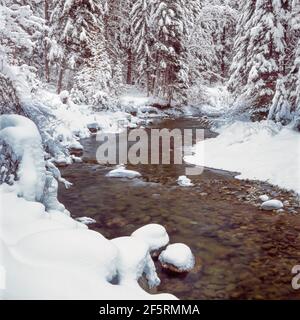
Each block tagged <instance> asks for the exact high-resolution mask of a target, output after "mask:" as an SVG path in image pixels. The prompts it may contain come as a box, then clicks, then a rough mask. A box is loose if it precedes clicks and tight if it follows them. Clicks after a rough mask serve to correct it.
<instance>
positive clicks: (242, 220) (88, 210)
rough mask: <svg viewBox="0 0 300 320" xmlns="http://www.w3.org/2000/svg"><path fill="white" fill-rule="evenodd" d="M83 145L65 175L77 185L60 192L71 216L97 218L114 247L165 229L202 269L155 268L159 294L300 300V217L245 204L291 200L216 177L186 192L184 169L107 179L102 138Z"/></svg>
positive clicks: (158, 168)
mask: <svg viewBox="0 0 300 320" xmlns="http://www.w3.org/2000/svg"><path fill="white" fill-rule="evenodd" d="M152 127H157V128H169V129H172V128H201V127H202V128H206V130H205V136H206V138H207V137H213V136H215V134H214V133H213V132H211V131H210V130H209V129H208V128H207V125H206V123H205V121H202V120H201V119H176V120H164V121H159V122H158V123H156V124H153V125H152ZM81 142H82V144H83V146H84V149H85V153H84V155H83V163H76V164H73V165H72V166H69V167H66V168H64V169H62V174H63V176H64V177H65V178H67V179H68V180H69V181H70V182H72V183H73V184H74V185H73V187H72V188H70V189H69V190H65V189H63V188H61V189H60V191H59V200H60V201H61V202H62V203H64V204H65V206H66V207H67V209H69V210H70V211H71V212H72V216H74V217H82V216H88V217H91V218H94V219H95V220H96V221H97V223H96V224H93V225H91V226H90V228H91V229H94V230H96V231H99V232H101V233H102V234H103V235H104V236H106V237H107V238H110V239H111V238H115V237H120V236H127V235H130V234H131V233H132V232H133V231H134V230H136V229H137V228H139V227H141V226H143V225H145V224H148V223H159V224H162V225H164V226H165V227H166V229H167V231H168V233H169V235H170V239H171V242H172V243H175V242H183V243H185V244H187V245H189V246H190V247H191V249H192V251H193V253H194V254H195V256H196V262H197V263H196V267H195V269H194V270H193V271H191V272H190V273H188V274H182V275H180V276H178V275H177V276H176V275H174V274H170V273H167V272H165V271H163V270H162V269H161V267H160V265H159V263H158V262H156V265H157V270H158V274H159V277H160V279H161V285H160V286H159V287H158V288H157V289H156V292H170V293H172V294H174V295H176V296H177V297H178V298H180V299H299V298H300V291H296V290H293V288H292V286H291V281H292V277H293V276H292V274H291V269H292V267H293V266H294V265H297V264H300V238H299V234H300V215H299V213H300V212H299V209H297V208H293V209H296V211H297V213H298V214H295V211H294V213H293V214H292V213H289V212H285V213H282V214H278V213H276V212H264V211H261V210H259V209H258V208H257V207H255V206H254V205H253V204H252V203H247V202H251V201H246V200H249V198H251V197H253V194H254V195H256V193H255V192H256V191H257V190H259V192H263V191H265V192H269V193H273V194H274V195H276V196H278V197H280V199H282V200H284V199H291V198H290V195H289V194H288V193H286V192H281V191H278V190H276V189H274V190H273V189H272V187H270V186H268V185H266V184H265V185H263V184H260V183H258V182H249V181H240V180H237V179H234V177H233V174H232V173H228V172H221V171H216V170H210V169H205V171H204V173H203V174H202V175H199V176H195V177H192V180H193V183H194V184H195V186H194V187H189V188H184V187H180V186H178V185H177V183H176V180H177V178H178V176H180V175H182V174H184V170H185V165H184V164H183V165H136V166H132V165H128V166H127V168H128V169H134V170H137V171H139V172H140V173H141V174H142V177H143V178H142V179H135V180H126V179H113V178H108V177H106V176H105V175H106V173H107V172H108V171H109V170H111V168H110V167H107V166H103V165H100V164H98V163H97V161H96V159H95V154H96V149H97V147H98V146H99V142H97V141H96V139H95V137H92V138H89V139H85V140H83V141H81ZM258 194H261V193H258ZM254 202H255V201H254ZM258 202H259V201H258Z"/></svg>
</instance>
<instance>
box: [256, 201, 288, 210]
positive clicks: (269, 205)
mask: <svg viewBox="0 0 300 320" xmlns="http://www.w3.org/2000/svg"><path fill="white" fill-rule="evenodd" d="M261 208H262V209H263V210H270V211H272V210H279V209H282V208H283V203H282V202H281V201H280V200H276V199H273V200H268V201H265V202H264V203H262V205H261Z"/></svg>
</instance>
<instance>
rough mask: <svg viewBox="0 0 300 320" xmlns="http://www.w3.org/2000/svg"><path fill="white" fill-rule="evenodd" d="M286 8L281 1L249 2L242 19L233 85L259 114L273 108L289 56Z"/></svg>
mask: <svg viewBox="0 0 300 320" xmlns="http://www.w3.org/2000/svg"><path fill="white" fill-rule="evenodd" d="M283 19H284V10H283V7H282V2H281V1H277V0H251V1H248V2H247V3H246V4H245V6H244V8H243V12H242V15H241V18H240V20H239V22H238V32H237V38H236V41H235V46H234V52H236V54H235V57H234V59H233V62H232V67H231V77H230V81H229V88H230V89H231V91H232V92H233V93H234V95H235V96H236V97H241V98H242V99H243V100H245V101H246V102H248V103H249V104H250V105H251V106H252V107H253V108H254V109H255V112H256V113H258V112H260V111H264V112H266V111H267V109H268V108H269V106H270V104H271V102H272V99H273V96H274V93H275V89H276V82H277V79H278V77H279V75H280V73H281V72H282V70H283V62H284V59H283V58H284V56H285V45H286V44H285V32H284V27H283Z"/></svg>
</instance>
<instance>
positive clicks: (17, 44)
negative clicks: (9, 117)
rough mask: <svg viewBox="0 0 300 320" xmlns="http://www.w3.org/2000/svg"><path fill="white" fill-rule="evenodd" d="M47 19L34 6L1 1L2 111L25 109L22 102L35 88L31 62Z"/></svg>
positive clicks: (0, 67) (0, 94)
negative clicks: (39, 14) (34, 10)
mask: <svg viewBox="0 0 300 320" xmlns="http://www.w3.org/2000/svg"><path fill="white" fill-rule="evenodd" d="M42 31H43V20H41V19H40V18H38V17H36V16H35V15H34V14H33V12H32V10H31V9H30V7H29V6H28V5H27V6H23V5H21V4H10V2H9V1H8V2H7V1H3V0H2V1H0V82H1V85H0V105H1V113H4V112H5V113H8V112H15V113H23V110H22V103H23V102H24V98H25V96H26V95H28V94H30V91H31V90H32V89H33V87H32V85H33V83H32V81H31V79H33V78H34V73H33V72H34V71H36V70H35V69H34V68H32V67H29V66H27V65H26V63H29V62H30V57H31V56H32V54H33V50H34V47H35V41H36V39H38V38H39V37H40V35H41V34H42Z"/></svg>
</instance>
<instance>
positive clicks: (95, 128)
mask: <svg viewBox="0 0 300 320" xmlns="http://www.w3.org/2000/svg"><path fill="white" fill-rule="evenodd" d="M87 127H88V129H89V130H90V132H91V133H96V132H97V131H99V130H100V126H99V124H98V123H97V122H92V123H89V124H87Z"/></svg>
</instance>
